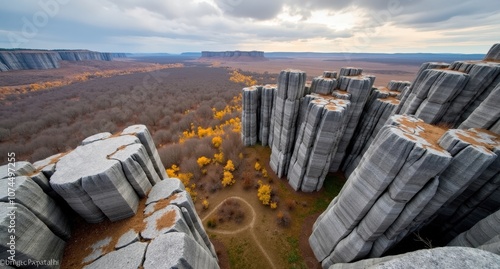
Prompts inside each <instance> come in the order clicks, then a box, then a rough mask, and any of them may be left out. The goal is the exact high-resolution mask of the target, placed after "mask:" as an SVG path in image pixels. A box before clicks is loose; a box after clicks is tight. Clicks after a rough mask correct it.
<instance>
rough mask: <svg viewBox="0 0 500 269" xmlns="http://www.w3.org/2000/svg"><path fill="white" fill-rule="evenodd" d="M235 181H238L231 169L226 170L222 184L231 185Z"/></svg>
mask: <svg viewBox="0 0 500 269" xmlns="http://www.w3.org/2000/svg"><path fill="white" fill-rule="evenodd" d="M235 182H236V180H234V176H233V174H232V173H231V172H229V171H224V176H223V178H222V186H224V187H226V186H231V185H233V184H234V183H235Z"/></svg>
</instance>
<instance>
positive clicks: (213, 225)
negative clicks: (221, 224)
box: [207, 218, 217, 229]
mask: <svg viewBox="0 0 500 269" xmlns="http://www.w3.org/2000/svg"><path fill="white" fill-rule="evenodd" d="M207 227H208V228H212V229H214V228H216V227H217V219H216V218H210V219H209V220H208V221H207Z"/></svg>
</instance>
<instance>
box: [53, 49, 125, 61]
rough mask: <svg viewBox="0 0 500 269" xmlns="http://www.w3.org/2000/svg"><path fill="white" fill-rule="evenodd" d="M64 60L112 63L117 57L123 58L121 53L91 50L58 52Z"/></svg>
mask: <svg viewBox="0 0 500 269" xmlns="http://www.w3.org/2000/svg"><path fill="white" fill-rule="evenodd" d="M56 52H57V53H58V54H59V56H60V57H61V59H62V60H65V61H85V60H99V61H111V60H112V59H113V58H114V57H116V56H121V55H122V54H121V53H118V54H116V53H107V52H97V51H89V50H58V51H56Z"/></svg>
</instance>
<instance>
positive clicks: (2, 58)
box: [0, 49, 127, 72]
mask: <svg viewBox="0 0 500 269" xmlns="http://www.w3.org/2000/svg"><path fill="white" fill-rule="evenodd" d="M124 57H127V56H126V54H125V53H109V52H97V51H90V50H26V49H13V50H0V72H4V71H11V70H27V69H53V68H59V61H61V60H64V61H84V60H100V61H111V60H113V58H124Z"/></svg>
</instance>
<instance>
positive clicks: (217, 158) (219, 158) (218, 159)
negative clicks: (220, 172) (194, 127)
mask: <svg viewBox="0 0 500 269" xmlns="http://www.w3.org/2000/svg"><path fill="white" fill-rule="evenodd" d="M214 160H215V161H216V162H218V163H219V164H223V163H224V162H225V160H226V158H224V153H223V152H219V153H215V154H214Z"/></svg>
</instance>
